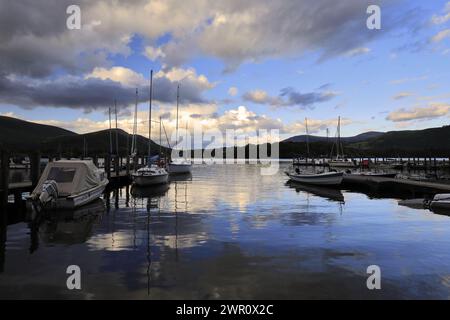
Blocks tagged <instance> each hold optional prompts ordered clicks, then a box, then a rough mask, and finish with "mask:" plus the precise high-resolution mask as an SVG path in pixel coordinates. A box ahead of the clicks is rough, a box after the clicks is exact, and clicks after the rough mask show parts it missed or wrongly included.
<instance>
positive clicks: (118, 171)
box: [114, 155, 120, 178]
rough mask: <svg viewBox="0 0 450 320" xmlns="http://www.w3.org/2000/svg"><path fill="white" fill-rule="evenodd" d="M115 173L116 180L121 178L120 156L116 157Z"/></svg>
mask: <svg viewBox="0 0 450 320" xmlns="http://www.w3.org/2000/svg"><path fill="white" fill-rule="evenodd" d="M114 171H115V172H116V178H119V173H120V166H119V156H118V155H116V156H115V157H114Z"/></svg>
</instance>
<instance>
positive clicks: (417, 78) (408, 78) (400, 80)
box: [389, 75, 428, 85]
mask: <svg viewBox="0 0 450 320" xmlns="http://www.w3.org/2000/svg"><path fill="white" fill-rule="evenodd" d="M427 79H428V76H426V75H423V76H419V77H407V78H402V79H396V80H391V81H390V82H389V83H390V84H394V85H397V84H403V83H407V82H415V81H422V80H427Z"/></svg>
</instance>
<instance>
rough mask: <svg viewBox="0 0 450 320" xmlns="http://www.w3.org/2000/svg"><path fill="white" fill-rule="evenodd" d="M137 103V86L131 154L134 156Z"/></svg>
mask: <svg viewBox="0 0 450 320" xmlns="http://www.w3.org/2000/svg"><path fill="white" fill-rule="evenodd" d="M137 103H138V89H137V88H136V101H135V105H134V124H133V137H132V140H131V156H132V157H134V156H135V155H136V154H137V152H136V133H137Z"/></svg>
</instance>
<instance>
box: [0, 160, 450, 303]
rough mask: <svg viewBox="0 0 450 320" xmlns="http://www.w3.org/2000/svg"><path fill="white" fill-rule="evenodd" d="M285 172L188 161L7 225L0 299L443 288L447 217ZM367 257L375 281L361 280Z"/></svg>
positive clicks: (449, 232)
mask: <svg viewBox="0 0 450 320" xmlns="http://www.w3.org/2000/svg"><path fill="white" fill-rule="evenodd" d="M283 166H287V164H283ZM283 171H284V169H281V170H280V171H279V173H278V174H277V175H274V176H262V175H260V166H259V165H249V164H239V165H197V166H195V167H194V169H193V174H192V177H178V178H177V179H176V180H175V181H171V182H170V184H169V185H168V186H166V187H159V188H156V189H155V188H153V189H147V190H145V189H136V188H131V187H123V188H121V189H118V190H113V191H112V192H111V193H109V194H107V195H105V197H104V200H99V201H98V202H95V203H93V204H91V205H89V206H87V207H85V208H81V209H80V210H77V211H75V212H64V213H63V212H61V213H59V215H58V216H57V217H48V218H46V219H43V220H42V221H41V222H40V223H38V224H35V225H32V224H30V223H28V222H18V223H15V224H10V225H9V226H8V228H7V231H6V235H3V238H6V241H4V243H2V245H1V247H0V250H1V251H2V252H1V257H2V259H1V264H2V265H1V266H0V270H2V272H1V273H0V298H83V299H101V298H106V299H116V298H117V299H118V298H125V299H198V298H201V299H203V298H206V299H252V298H262V299H266V298H267V299H282V298H283V299H297V298H356V299H360V298H369V299H379V298H399V299H406V298H440V299H448V298H449V296H450V240H449V239H450V217H448V216H444V215H437V214H433V213H431V212H429V211H425V210H416V209H410V208H407V207H401V206H399V205H398V204H397V200H395V199H369V198H368V196H367V195H365V194H362V193H356V192H347V191H345V190H343V191H342V192H340V191H336V190H329V189H320V188H319V189H310V188H306V189H305V188H303V187H301V186H295V185H289V184H286V180H287V179H286V176H285V175H284V174H283ZM73 264H75V265H78V266H80V268H81V273H82V289H81V290H78V291H77V290H74V291H71V290H68V289H67V287H66V279H67V276H68V275H67V274H66V268H67V266H68V265H73ZM372 264H376V265H378V266H380V268H381V273H382V282H381V286H382V289H381V290H375V291H371V290H368V289H367V287H366V280H367V277H368V275H367V273H366V269H367V267H368V266H369V265H372Z"/></svg>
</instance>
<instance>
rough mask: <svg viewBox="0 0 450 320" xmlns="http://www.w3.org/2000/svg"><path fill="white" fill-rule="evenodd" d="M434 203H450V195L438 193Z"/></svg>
mask: <svg viewBox="0 0 450 320" xmlns="http://www.w3.org/2000/svg"><path fill="white" fill-rule="evenodd" d="M433 201H450V193H438V194H436V195H435V196H434V198H433Z"/></svg>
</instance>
